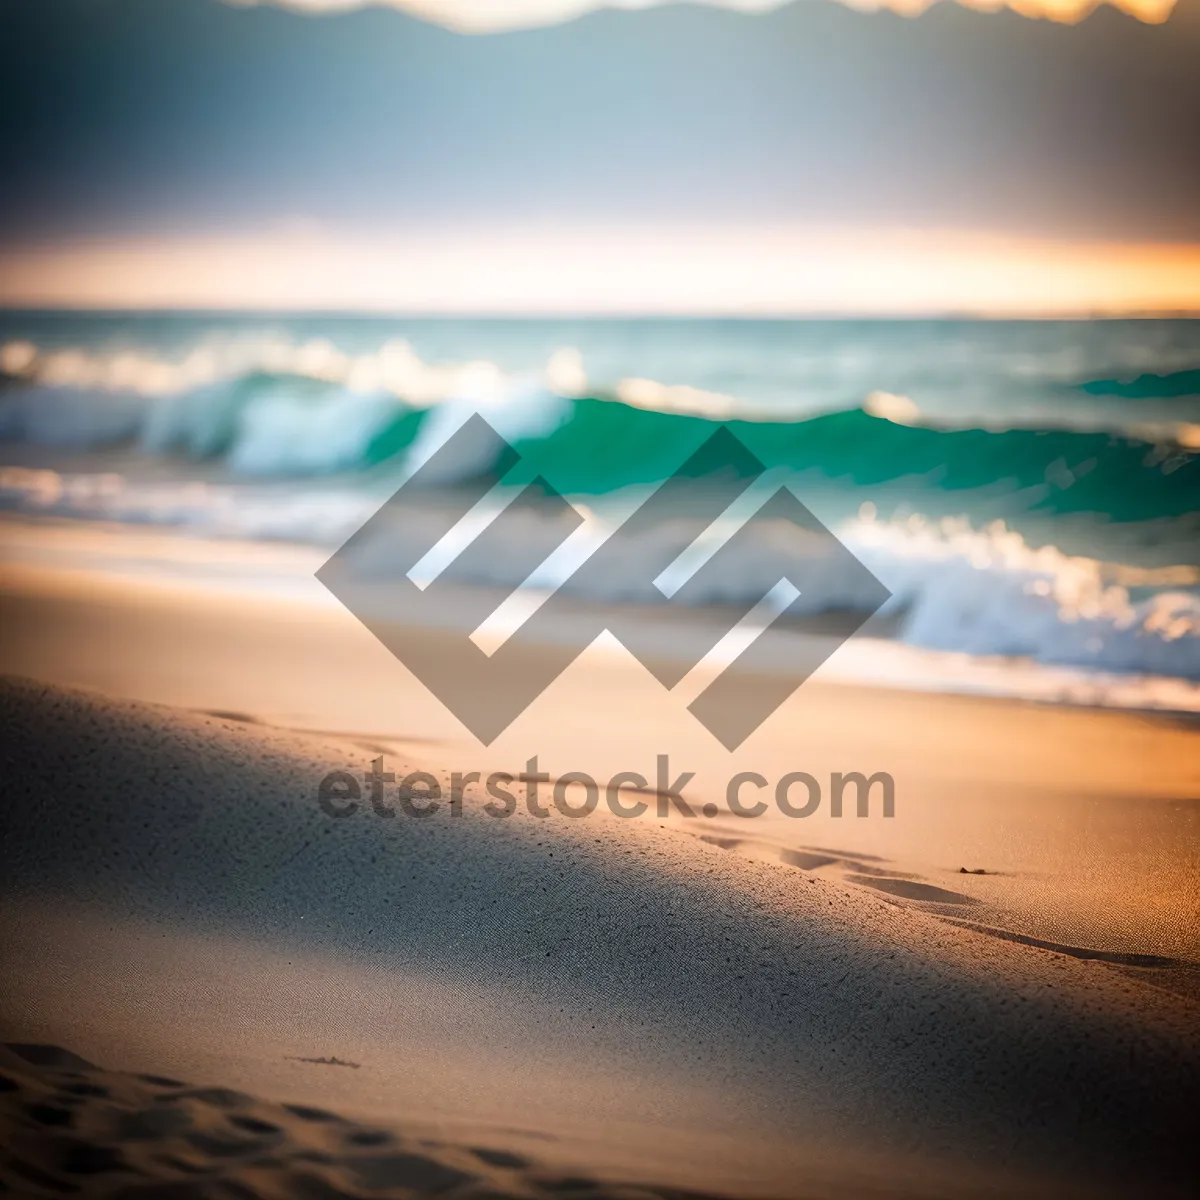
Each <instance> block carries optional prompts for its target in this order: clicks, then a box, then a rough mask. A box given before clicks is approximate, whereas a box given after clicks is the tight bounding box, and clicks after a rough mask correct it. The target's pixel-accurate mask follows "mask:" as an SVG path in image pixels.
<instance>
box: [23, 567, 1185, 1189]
mask: <svg viewBox="0 0 1200 1200" xmlns="http://www.w3.org/2000/svg"><path fill="white" fill-rule="evenodd" d="M302 601H303V602H301V601H297V602H296V603H294V604H291V603H285V602H283V601H281V600H280V599H279V598H278V597H267V596H254V595H246V594H244V593H236V594H235V593H233V592H223V591H221V590H219V589H218V590H198V589H196V588H192V587H183V586H179V587H176V586H168V585H166V584H159V583H151V582H146V581H130V580H129V579H124V580H116V579H112V578H108V577H102V576H98V575H96V574H94V573H74V574H73V573H72V572H70V571H63V570H57V571H50V570H43V569H40V568H34V567H28V566H27V567H17V566H13V565H11V564H9V565H8V566H6V567H5V569H4V572H3V577H2V578H0V629H3V630H4V635H3V637H2V638H0V670H4V671H8V672H16V673H17V676H16V677H10V678H8V679H6V680H5V681H4V683H3V685H2V686H0V754H2V755H3V762H4V772H5V773H4V797H3V804H2V805H0V899H2V901H3V903H2V905H0V1040H3V1041H4V1042H6V1043H10V1044H11V1046H16V1047H17V1049H11V1048H10V1049H9V1050H8V1051H6V1052H5V1055H4V1061H3V1063H2V1064H0V1074H3V1075H4V1076H5V1077H6V1078H8V1079H10V1080H11V1081H13V1083H15V1085H16V1086H15V1087H13V1088H11V1089H9V1090H7V1091H4V1092H3V1093H0V1110H2V1111H3V1114H4V1117H3V1119H4V1121H5V1126H4V1128H5V1136H4V1138H3V1144H4V1145H5V1146H6V1147H9V1158H8V1159H7V1160H6V1163H5V1165H4V1166H3V1167H2V1168H0V1173H2V1177H3V1179H4V1180H5V1182H6V1184H7V1185H8V1186H9V1187H10V1189H11V1190H12V1191H14V1192H15V1193H16V1194H45V1195H58V1194H65V1193H66V1192H67V1191H69V1190H70V1189H71V1188H79V1189H82V1190H83V1191H84V1192H87V1193H89V1194H90V1193H93V1192H95V1193H101V1192H106V1191H107V1192H120V1190H121V1189H123V1188H129V1187H132V1186H134V1185H137V1186H143V1185H148V1184H150V1183H153V1184H154V1185H155V1186H159V1185H167V1184H169V1185H170V1186H171V1187H184V1185H186V1188H190V1189H191V1190H190V1191H188V1190H186V1189H185V1190H182V1191H169V1190H168V1191H166V1192H161V1193H156V1192H148V1193H132V1194H147V1195H152V1194H164V1195H176V1194H179V1195H189V1194H202V1195H282V1194H300V1195H360V1194H361V1195H380V1194H391V1193H392V1192H401V1193H404V1189H406V1188H408V1189H410V1190H412V1191H415V1192H417V1193H432V1192H438V1193H439V1194H447V1195H460V1194H461V1195H466V1194H483V1193H485V1192H486V1193H487V1194H512V1195H550V1194H555V1195H563V1194H581V1195H582V1194H588V1195H597V1194H626V1193H624V1192H622V1191H620V1189H622V1188H635V1187H636V1188H638V1189H642V1191H641V1192H638V1193H636V1194H644V1192H645V1191H646V1190H649V1191H651V1192H652V1193H654V1194H661V1195H671V1194H678V1193H679V1192H680V1191H686V1192H693V1193H698V1194H706V1195H725V1196H744V1197H762V1198H766V1197H771V1196H775V1197H785V1196H796V1197H807V1196H812V1197H821V1196H829V1197H835V1196H839V1197H840V1196H859V1195H861V1196H875V1197H884V1196H886V1197H899V1196H929V1197H933V1196H945V1197H969V1196H975V1195H978V1196H1013V1195H1021V1196H1027V1195H1028V1196H1038V1195H1044V1196H1072V1195H1080V1196H1105V1195H1119V1196H1127V1195H1131V1194H1136V1195H1139V1196H1143V1195H1145V1196H1155V1195H1163V1196H1168V1195H1175V1194H1188V1193H1189V1188H1188V1185H1189V1184H1190V1183H1191V1181H1192V1178H1193V1177H1194V1173H1195V1167H1196V1165H1197V1163H1196V1152H1195V1149H1194V1137H1193V1132H1192V1131H1193V1128H1194V1123H1195V1117H1194V1114H1195V1112H1196V1111H1197V1102H1198V1101H1200V1069H1198V1068H1200V1004H1198V1003H1197V999H1196V995H1197V987H1196V978H1197V971H1196V966H1195V964H1196V963H1197V962H1198V961H1200V917H1198V912H1197V901H1198V897H1200V882H1198V877H1197V874H1198V871H1200V853H1198V850H1200V834H1198V828H1197V809H1198V807H1200V806H1198V805H1197V801H1196V797H1197V796H1198V795H1200V786H1198V783H1200V780H1198V768H1197V764H1198V763H1200V756H1197V755H1196V753H1195V750H1196V744H1197V743H1196V732H1195V729H1194V727H1193V726H1192V725H1191V724H1189V723H1187V722H1184V721H1177V720H1172V719H1168V718H1157V719H1149V718H1145V717H1139V716H1134V715H1131V714H1123V713H1113V712H1094V711H1089V710H1084V709H1069V708H1065V707H1043V706H1033V705H1025V704H1014V703H1005V702H998V701H988V700H979V699H967V698H961V697H958V698H956V697H947V696H936V695H914V694H906V693H903V692H898V691H884V690H878V689H866V688H852V687H838V686H832V685H825V684H822V683H821V682H820V680H814V681H813V682H812V683H811V684H809V685H807V686H806V687H805V688H803V689H802V690H801V691H800V692H799V693H797V695H796V697H794V698H793V700H792V701H790V702H789V703H788V704H787V705H785V706H784V707H783V708H782V709H781V710H780V712H779V714H777V716H776V718H773V719H772V721H771V722H768V723H767V725H765V726H764V727H763V729H762V730H761V731H760V733H759V734H756V735H755V737H754V738H752V739H751V740H750V742H748V743H747V746H746V747H745V748H744V750H743V751H741V752H739V754H737V755H728V754H726V753H725V752H724V751H723V750H720V748H719V747H717V748H716V749H715V750H714V749H713V746H712V745H710V743H711V739H709V740H708V741H707V742H706V741H705V737H704V736H701V735H703V730H699V732H697V727H696V725H695V722H694V721H691V718H690V717H688V716H687V714H686V713H684V714H682V715H681V714H680V711H679V707H678V705H677V704H676V703H675V702H674V700H673V699H672V698H670V697H667V696H666V694H665V693H663V692H662V691H661V689H660V688H658V686H657V685H656V684H654V683H653V681H652V680H649V679H648V677H645V674H644V672H641V673H639V672H640V668H637V667H636V666H631V665H630V664H628V663H623V662H621V661H620V660H619V659H618V658H614V657H613V656H611V655H610V656H607V657H606V656H592V657H589V658H588V659H586V660H584V661H581V662H580V663H579V664H577V667H576V668H572V670H571V671H570V672H568V674H567V675H566V676H564V678H563V679H562V681H561V682H560V684H559V685H558V688H556V689H555V693H554V695H553V696H548V697H545V698H543V700H542V701H539V702H538V704H536V705H534V706H533V707H532V708H531V710H530V711H529V713H527V714H526V716H525V717H523V718H521V720H520V721H518V722H517V723H515V725H514V727H513V729H512V730H510V731H509V732H508V733H506V734H505V735H504V736H503V737H502V738H500V739H498V741H497V742H496V743H495V744H494V745H493V746H491V747H488V748H486V749H484V748H482V747H480V746H478V744H474V743H472V742H471V741H470V739H469V738H468V737H466V736H465V735H464V733H463V732H462V730H461V728H459V727H457V726H456V723H455V722H454V720H453V718H452V717H450V716H449V715H448V714H447V713H445V711H444V710H442V709H441V708H440V706H439V705H438V704H437V702H436V701H434V700H432V699H431V698H430V697H428V695H427V694H425V693H424V692H423V691H422V690H421V689H420V687H419V686H418V685H416V684H415V683H414V682H413V681H412V680H411V678H410V677H407V675H406V673H405V672H404V670H403V668H401V667H400V666H399V665H398V664H396V663H395V662H394V661H393V660H391V659H390V658H389V657H388V656H387V655H386V653H384V652H382V651H381V649H380V647H379V646H378V644H377V643H375V641H374V639H373V638H371V636H370V635H369V634H367V633H366V632H365V631H364V630H363V629H362V628H361V627H360V626H358V625H357V623H356V622H354V621H353V619H352V618H349V617H348V616H347V615H346V614H344V613H340V612H338V611H337V610H336V608H333V607H330V606H327V605H326V606H322V605H321V604H318V603H309V602H308V601H307V600H305V599H303V598H302ZM430 636H436V634H431V635H430ZM214 713H219V714H221V715H214ZM705 736H706V735H705ZM533 753H537V754H539V755H540V764H539V766H540V769H544V770H546V771H547V773H549V774H550V775H552V776H554V775H557V774H560V773H562V772H564V771H567V770H588V771H591V772H592V773H593V774H595V775H596V776H597V777H599V778H606V777H607V776H608V775H610V774H612V773H613V772H614V771H616V770H640V771H643V773H647V774H650V775H652V774H653V768H654V760H655V756H656V755H657V754H658V753H668V754H669V755H670V758H671V761H672V763H673V764H676V765H675V766H674V767H673V772H672V773H673V774H674V773H675V771H680V770H688V771H691V772H694V774H695V779H694V781H692V782H691V783H689V785H688V787H687V794H688V796H689V798H691V799H693V800H694V801H696V802H712V803H714V805H715V806H716V809H717V812H716V816H714V817H712V818H697V819H693V820H690V821H689V820H684V819H681V818H679V817H678V816H676V817H674V818H672V819H669V820H665V821H660V820H657V819H643V820H631V821H618V820H616V819H614V818H612V817H610V816H606V815H605V814H604V811H603V807H601V809H600V811H599V812H597V813H596V814H594V815H593V816H592V817H590V818H588V819H586V820H569V819H566V818H563V817H561V816H558V815H557V814H556V815H555V816H554V817H551V818H549V819H546V820H538V819H535V818H533V817H531V816H529V815H528V814H527V813H525V812H524V811H522V810H521V809H519V810H518V812H517V813H516V814H515V815H514V816H513V817H511V818H509V819H505V820H496V819H493V818H491V817H489V816H488V815H487V814H486V813H485V812H484V811H483V804H484V803H485V802H486V801H487V800H488V799H489V797H488V796H487V795H486V794H483V793H482V790H481V789H480V788H479V787H477V786H471V787H468V788H467V789H466V793H465V796H464V800H463V805H462V814H461V816H452V815H451V814H450V813H449V812H447V811H442V812H439V813H438V814H436V815H434V816H432V817H430V818H427V819H415V818H411V817H407V816H404V815H402V814H401V815H398V816H397V817H394V818H390V819H389V818H383V817H377V816H375V815H374V814H373V813H372V812H371V811H370V809H369V806H366V807H364V808H363V810H362V811H360V812H358V813H356V814H355V815H354V816H353V817H352V818H348V819H334V818H331V817H329V816H328V815H326V814H325V813H323V812H322V811H321V809H320V807H319V805H318V803H317V792H318V786H319V782H320V780H321V779H322V778H323V777H324V776H325V775H326V774H327V773H328V772H329V771H331V770H338V769H341V770H351V771H354V772H356V773H358V774H359V775H361V774H362V772H363V771H364V770H365V769H366V768H367V766H368V764H369V761H370V760H371V759H372V758H374V757H376V756H378V755H381V754H382V755H383V756H384V758H385V762H386V767H387V769H389V770H392V771H394V772H395V773H396V774H397V776H400V775H402V774H403V773H405V772H407V771H410V770H414V769H423V770H427V771H429V772H431V773H432V774H433V775H434V776H435V777H436V778H437V779H438V780H439V781H440V782H441V783H442V784H443V785H444V786H446V787H447V790H448V787H449V783H450V779H449V776H450V773H451V772H452V771H455V770H462V771H465V770H470V769H473V768H476V767H482V768H485V769H504V770H509V771H510V772H511V773H513V774H517V773H519V772H520V771H521V770H522V769H523V768H524V764H525V763H526V761H527V759H528V758H529V757H530V756H531V755H532V754H533ZM743 769H753V770H759V771H761V772H763V774H764V775H767V776H769V777H770V778H771V779H772V781H774V780H775V779H777V778H778V777H779V776H780V775H783V774H785V773H786V772H787V771H794V770H808V771H811V772H812V773H813V774H814V775H817V776H825V775H827V774H828V772H829V771H830V770H832V769H840V770H849V769H860V770H864V771H868V772H869V771H873V770H887V771H890V772H891V773H892V774H893V775H894V776H895V779H896V788H897V797H896V807H897V811H896V816H895V817H894V818H892V819H885V818H882V817H880V816H879V815H878V814H874V815H872V816H870V817H869V818H867V819H858V818H855V817H851V818H849V819H846V818H843V819H841V820H838V819H835V818H832V817H831V816H830V815H829V814H828V813H827V812H824V811H823V812H822V813H820V814H818V815H817V816H815V817H814V818H812V819H811V820H807V821H802V822H797V821H794V820H789V819H787V818H784V817H781V816H778V815H774V816H768V817H764V818H763V819H761V820H753V821H747V820H742V819H739V818H736V817H735V816H733V815H732V814H731V813H730V812H729V810H728V808H727V806H726V805H725V804H724V799H725V797H724V783H725V781H726V780H727V779H728V777H729V775H730V774H731V773H733V772H734V771H736V770H743ZM964 868H965V869H966V871H968V872H975V871H982V872H983V873H982V874H975V873H963V871H964ZM30 1045H35V1046H49V1047H53V1048H55V1049H53V1050H47V1051H35V1052H33V1060H32V1061H31V1059H30V1053H29V1052H28V1051H27V1050H26V1051H22V1050H21V1049H20V1047H28V1046H30ZM68 1056H74V1057H68ZM86 1064H97V1065H96V1066H91V1065H86ZM71 1072H76V1074H74V1075H72V1074H71ZM138 1076H152V1077H154V1078H153V1079H149V1080H148V1079H145V1078H138ZM164 1079H167V1080H172V1081H186V1083H165V1082H163V1080H164ZM155 1080H157V1082H155ZM2 1086H6V1085H0V1087H2ZM80 1086H82V1087H83V1088H84V1090H83V1091H82V1092H81V1091H79V1088H80ZM72 1088H75V1089H76V1090H75V1091H74V1092H72V1091H71V1090H70V1089H72ZM89 1088H95V1089H97V1090H95V1091H89V1090H88V1089H89ZM98 1089H103V1090H104V1091H105V1092H106V1093H107V1094H106V1095H102V1094H100V1091H99V1090H98ZM234 1093H236V1098H235V1099H230V1096H231V1095H232V1094H234ZM214 1097H223V1098H224V1099H225V1100H228V1103H226V1104H223V1103H222V1102H221V1100H219V1099H214ZM68 1098H69V1099H68ZM286 1105H292V1106H293V1108H292V1109H288V1108H286V1107H283V1106H286ZM294 1106H300V1107H301V1108H302V1109H313V1108H315V1109H320V1110H323V1111H324V1112H326V1113H329V1114H336V1118H337V1119H336V1120H334V1119H330V1120H329V1121H325V1122H321V1121H311V1120H308V1119H306V1118H304V1117H303V1116H298V1115H297V1114H296V1112H295V1111H294ZM48 1110H54V1112H55V1113H58V1112H61V1111H62V1110H66V1111H67V1112H68V1113H69V1116H68V1117H65V1118H63V1117H60V1116H57V1115H53V1114H51V1115H50V1116H49V1117H47V1111H48ZM168 1110H169V1111H171V1112H174V1113H179V1114H182V1115H181V1116H174V1117H170V1118H157V1117H154V1118H144V1119H143V1114H146V1113H155V1112H160V1111H168ZM39 1113H41V1117H39V1116H38V1114H39ZM56 1120H57V1121H59V1122H60V1123H59V1124H58V1125H55V1124H54V1122H55V1121H56ZM144 1120H145V1121H148V1122H149V1124H144ZM160 1120H161V1121H162V1122H163V1124H161V1125H157V1124H155V1122H157V1121H160ZM259 1126H262V1127H263V1128H260V1127H259ZM266 1126H269V1127H270V1128H269V1129H267V1128H265V1127H266ZM151 1129H153V1130H155V1131H156V1132H146V1133H145V1136H144V1137H143V1136H142V1134H141V1133H137V1132H134V1133H131V1132H130V1131H131V1130H133V1131H138V1130H147V1131H148V1130H151ZM363 1132H366V1133H367V1135H368V1136H371V1137H379V1138H385V1139H386V1141H380V1142H379V1143H378V1144H367V1145H363V1144H359V1143H358V1142H356V1141H355V1140H354V1137H355V1136H356V1135H357V1134H359V1133H363ZM76 1143H78V1145H81V1146H84V1147H86V1149H83V1150H79V1149H78V1146H76ZM72 1147H75V1148H74V1149H73V1148H72ZM384 1147H386V1148H384ZM481 1150H482V1151H484V1152H485V1153H484V1154H483V1155H482V1157H481V1155H480V1153H479V1152H480V1151H481ZM76 1154H78V1155H82V1156H83V1158H82V1159H76V1158H73V1157H72V1155H76ZM14 1155H15V1159H16V1160H19V1161H18V1162H17V1165H14V1158H13V1156H14ZM89 1155H90V1156H91V1157H90V1158H89V1157H88V1156H89ZM488 1155H491V1156H492V1157H490V1158H489V1157H488ZM497 1155H499V1157H497ZM314 1156H315V1157H314ZM394 1160H398V1162H399V1165H397V1162H396V1161H394ZM414 1160H416V1161H414ZM78 1161H83V1162H85V1163H87V1162H90V1163H92V1164H95V1163H97V1162H99V1163H104V1162H110V1163H116V1162H119V1163H120V1164H122V1165H121V1166H119V1167H118V1166H113V1167H112V1169H111V1170H109V1169H105V1170H93V1171H91V1172H84V1173H80V1172H78V1171H72V1170H70V1169H68V1168H69V1167H70V1165H71V1164H72V1163H77V1162H78ZM380 1162H384V1163H385V1164H386V1163H390V1164H391V1165H378V1164H379V1163H380ZM372 1163H373V1164H376V1165H370V1164H372ZM181 1164H183V1165H181ZM364 1164H367V1165H364ZM423 1172H424V1173H423ZM566 1181H572V1182H571V1183H570V1186H568V1184H567V1182H566ZM39 1189H40V1190H39ZM628 1194H635V1193H628Z"/></svg>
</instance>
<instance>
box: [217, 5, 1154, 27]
mask: <svg viewBox="0 0 1200 1200" xmlns="http://www.w3.org/2000/svg"><path fill="white" fill-rule="evenodd" d="M674 2H677V0H226V3H229V4H235V5H238V6H240V7H251V6H253V5H256V4H259V3H264V4H275V5H277V6H279V7H282V8H290V9H293V10H295V11H298V12H310V13H337V12H347V11H349V10H350V9H355V8H368V7H374V6H381V7H391V8H398V9H401V10H403V11H404V12H407V13H411V14H412V15H413V16H416V17H420V18H422V19H423V20H426V21H430V22H433V23H435V24H438V25H444V26H446V28H448V29H454V30H457V31H459V32H461V33H499V32H502V31H504V30H511V29H533V28H536V27H538V26H541V25H556V24H560V23H562V22H563V21H571V20H574V19H575V18H576V17H579V16H582V15H583V14H584V13H587V12H592V11H594V10H596V9H601V8H617V9H625V10H633V9H643V8H654V7H657V6H659V5H661V4H668V3H674ZM691 2H692V3H697V4H708V5H711V6H712V7H714V8H728V9H733V10H734V11H736V12H745V13H762V12H769V11H771V10H772V9H776V8H782V7H783V6H784V5H785V4H789V3H792V2H793V0H691ZM842 2H843V3H844V4H846V5H847V6H848V7H850V8H856V9H860V10H865V11H874V10H878V9H890V10H891V11H893V12H897V13H900V14H902V15H904V16H909V17H915V16H919V15H920V14H921V13H923V12H924V11H925V10H926V9H927V8H929V7H930V6H931V5H933V4H935V3H937V2H938V0H842ZM957 2H958V3H959V4H962V5H963V6H964V7H967V8H974V9H978V10H980V11H983V12H994V11H996V10H998V9H1001V8H1005V7H1007V8H1011V9H1012V10H1013V11H1015V12H1018V13H1021V14H1022V15H1023V16H1026V17H1032V18H1045V19H1048V20H1051V21H1059V22H1064V23H1067V24H1074V23H1075V22H1077V21H1081V20H1083V18H1084V17H1086V16H1087V15H1088V14H1089V13H1091V12H1092V11H1093V10H1094V9H1096V8H1098V7H1099V6H1100V5H1101V4H1104V3H1109V4H1111V5H1112V6H1113V7H1114V8H1118V9H1120V10H1121V11H1122V12H1126V13H1128V14H1129V15H1130V16H1133V17H1137V18H1138V20H1140V21H1145V22H1147V23H1148V24H1154V25H1157V24H1161V23H1162V22H1163V21H1165V20H1166V19H1167V18H1168V17H1169V16H1170V15H1171V12H1172V10H1173V9H1174V7H1175V3H1176V0H957Z"/></svg>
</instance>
